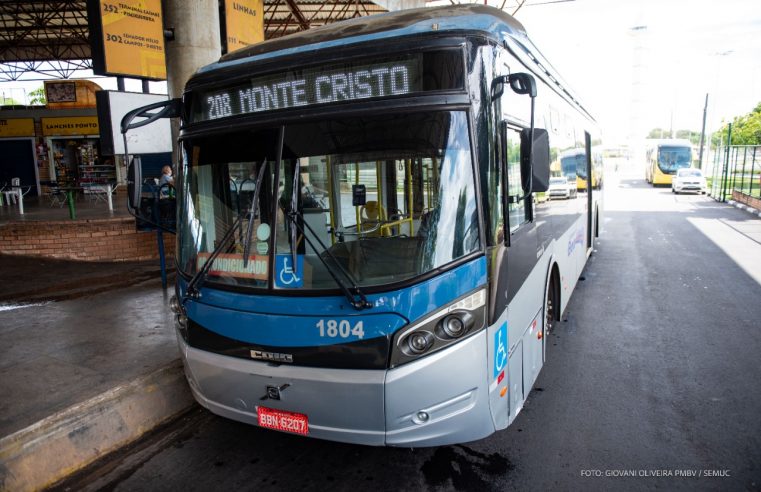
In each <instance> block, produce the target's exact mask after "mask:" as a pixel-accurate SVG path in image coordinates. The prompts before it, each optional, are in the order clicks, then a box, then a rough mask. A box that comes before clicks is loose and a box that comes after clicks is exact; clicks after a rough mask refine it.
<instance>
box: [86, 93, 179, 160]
mask: <svg viewBox="0 0 761 492" xmlns="http://www.w3.org/2000/svg"><path fill="white" fill-rule="evenodd" d="M96 97H97V99H98V119H99V121H100V150H101V154H103V155H121V154H124V153H125V150H124V136H123V135H122V133H121V121H122V118H123V117H124V115H125V114H127V113H129V112H130V111H132V110H133V109H137V108H140V107H142V106H147V105H149V104H154V103H158V102H163V101H166V100H167V96H164V95H161V94H142V93H138V92H118V91H99V92H98V93H97V94H96ZM127 149H128V150H129V152H130V154H158V153H164V152H171V151H172V130H171V127H170V123H169V119H167V118H163V119H160V120H157V121H154V122H153V123H151V124H150V125H146V126H141V127H139V128H133V129H132V130H129V131H128V132H127Z"/></svg>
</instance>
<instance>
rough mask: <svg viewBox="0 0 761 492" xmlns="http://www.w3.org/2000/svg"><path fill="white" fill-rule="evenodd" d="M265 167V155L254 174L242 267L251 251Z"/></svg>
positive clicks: (246, 262)
mask: <svg viewBox="0 0 761 492" xmlns="http://www.w3.org/2000/svg"><path fill="white" fill-rule="evenodd" d="M265 169H267V158H266V157H265V158H264V162H262V165H261V167H260V169H259V175H258V176H256V185H255V186H256V188H254V196H253V197H252V198H251V203H250V204H249V205H248V214H249V215H248V228H247V229H246V240H245V241H244V242H243V268H246V267H247V266H248V255H249V254H250V253H251V238H252V237H253V234H254V218H255V216H256V207H257V206H258V205H259V191H260V190H261V189H262V181H263V179H264V170H265Z"/></svg>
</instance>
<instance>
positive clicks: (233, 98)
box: [196, 59, 420, 120]
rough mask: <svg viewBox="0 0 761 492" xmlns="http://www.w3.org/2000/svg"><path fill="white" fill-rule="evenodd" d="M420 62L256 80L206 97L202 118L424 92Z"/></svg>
mask: <svg viewBox="0 0 761 492" xmlns="http://www.w3.org/2000/svg"><path fill="white" fill-rule="evenodd" d="M419 65H420V63H419V60H418V59H407V60H402V61H394V62H386V63H375V64H372V65H362V66H355V67H334V68H329V69H324V68H318V69H311V70H300V71H291V72H288V73H285V74H279V75H276V76H267V77H260V78H255V79H252V80H251V83H250V84H246V85H239V86H236V87H233V88H231V89H228V90H224V91H215V92H210V93H206V94H204V95H203V96H201V101H200V102H201V107H202V112H203V114H202V115H197V118H196V119H197V120H198V119H202V120H215V119H218V118H228V117H230V116H237V115H240V114H246V113H257V112H261V111H275V110H279V109H289V108H295V107H298V106H310V105H315V104H327V103H336V102H342V101H353V100H359V99H369V98H372V97H387V96H399V95H405V94H409V93H412V92H417V91H419V90H420V69H419Z"/></svg>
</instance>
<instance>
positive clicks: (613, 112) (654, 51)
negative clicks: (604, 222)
mask: <svg viewBox="0 0 761 492" xmlns="http://www.w3.org/2000/svg"><path fill="white" fill-rule="evenodd" d="M515 2H516V0H508V1H507V2H504V1H503V0H488V3H489V4H490V5H493V6H499V5H502V4H503V3H505V4H506V5H508V6H507V7H506V8H505V10H506V11H507V12H508V13H512V8H511V7H510V5H511V4H515ZM433 3H441V2H428V4H429V5H431V4H433ZM443 3H445V4H449V1H445V2H443ZM478 3H481V2H478ZM516 18H517V19H518V20H519V21H520V22H521V23H522V24H523V25H524V26H525V28H526V31H527V32H528V35H529V37H530V38H531V39H532V40H533V41H534V44H535V45H536V46H537V47H538V48H539V50H540V51H541V52H542V53H543V54H544V55H545V57H546V58H547V59H548V60H549V61H550V63H551V64H552V65H553V66H554V67H555V68H556V70H557V71H558V72H559V73H560V74H561V77H562V78H563V79H564V80H565V81H566V82H567V83H568V85H569V86H570V87H571V89H572V90H573V91H574V92H575V93H576V94H577V95H578V96H579V99H580V100H581V102H582V104H583V105H584V106H585V107H586V108H587V109H588V110H589V111H590V112H591V113H592V115H593V116H595V118H596V119H597V121H598V123H599V125H600V128H601V130H602V132H603V135H604V136H605V138H606V141H608V142H611V143H625V142H626V141H627V140H628V139H629V138H630V137H632V136H634V137H637V138H639V137H644V135H645V134H646V133H647V132H648V131H649V130H650V129H652V128H656V127H660V128H665V129H670V128H672V127H673V129H674V130H678V129H686V130H694V131H696V132H697V131H700V128H701V124H702V117H703V107H704V105H705V97H706V94H709V104H708V124H707V131H708V132H711V131H714V130H716V129H718V128H719V127H720V126H721V124H722V121H729V120H731V119H732V118H733V117H735V116H739V115H743V114H746V113H748V112H750V111H751V110H752V109H753V108H754V107H755V106H756V105H757V104H758V103H760V102H761V0H721V1H717V0H571V1H560V2H558V1H557V0H529V1H528V2H527V5H526V6H524V7H523V8H521V9H520V10H519V11H518V12H517V14H516ZM635 27H639V28H640V29H637V30H633V28H635ZM94 80H95V81H96V82H97V83H98V84H99V85H101V87H103V88H104V89H111V90H115V89H116V82H115V79H112V78H100V79H94ZM41 84H42V83H41V82H34V83H20V82H2V83H0V92H2V94H4V95H6V96H8V95H10V96H11V97H14V98H16V99H23V96H24V92H25V91H26V92H28V91H30V90H32V89H34V88H35V87H38V86H40V85H41ZM150 88H151V91H152V92H164V93H165V92H166V88H165V84H163V83H151V84H150ZM127 90H128V91H136V92H139V91H141V89H140V82H139V81H136V80H127Z"/></svg>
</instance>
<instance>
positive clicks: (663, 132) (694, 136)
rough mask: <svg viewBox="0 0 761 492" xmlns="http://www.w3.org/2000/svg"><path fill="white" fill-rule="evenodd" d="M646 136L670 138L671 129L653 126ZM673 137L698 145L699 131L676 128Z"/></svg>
mask: <svg viewBox="0 0 761 492" xmlns="http://www.w3.org/2000/svg"><path fill="white" fill-rule="evenodd" d="M647 138H671V130H668V129H666V128H653V129H652V130H650V133H648V134H647ZM674 138H683V139H685V140H689V141H690V142H691V143H693V144H694V145H700V132H699V131H695V130H677V131H676V132H674Z"/></svg>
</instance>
